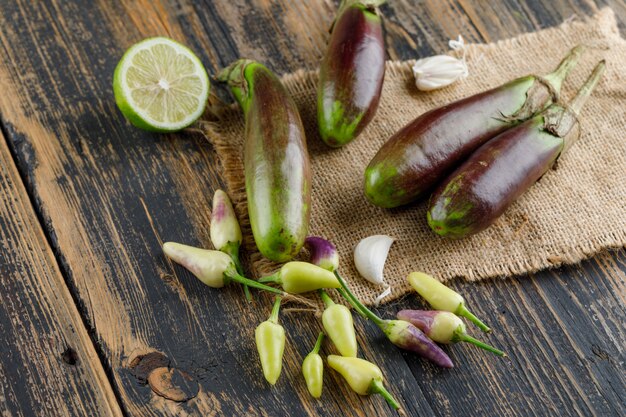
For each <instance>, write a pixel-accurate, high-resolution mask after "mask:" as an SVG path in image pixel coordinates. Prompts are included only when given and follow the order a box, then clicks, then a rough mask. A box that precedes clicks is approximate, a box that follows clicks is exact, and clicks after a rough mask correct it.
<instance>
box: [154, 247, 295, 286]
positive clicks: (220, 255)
mask: <svg viewBox="0 0 626 417" xmlns="http://www.w3.org/2000/svg"><path fill="white" fill-rule="evenodd" d="M163 252H164V253H165V255H166V256H167V257H168V258H170V259H172V260H173V261H174V262H176V263H177V264H180V265H182V266H184V267H185V268H187V269H188V270H189V271H190V272H191V273H192V274H194V275H195V276H196V278H198V279H199V280H200V281H202V282H203V283H205V284H206V285H208V286H209V287H212V288H222V287H223V286H225V285H228V284H229V283H230V282H231V281H235V282H238V283H240V284H244V285H248V286H250V287H254V288H258V289H260V290H265V291H269V292H273V293H276V294H281V295H282V294H283V292H282V291H281V290H279V289H277V288H272V287H269V286H267V285H263V284H261V283H259V282H257V281H253V280H251V279H248V278H245V277H243V276H241V275H239V273H237V269H236V267H235V263H234V262H233V260H232V258H231V257H230V256H228V255H227V254H225V253H224V252H219V251H216V250H207V249H200V248H194V247H193V246H187V245H182V244H180V243H174V242H166V243H164V244H163Z"/></svg>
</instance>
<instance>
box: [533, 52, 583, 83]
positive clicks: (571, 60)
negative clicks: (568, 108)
mask: <svg viewBox="0 0 626 417" xmlns="http://www.w3.org/2000/svg"><path fill="white" fill-rule="evenodd" d="M585 49H587V48H586V47H585V46H583V45H577V46H575V47H574V48H572V49H571V50H570V52H569V53H568V54H567V56H566V57H565V58H563V60H562V61H561V63H560V64H559V66H558V67H557V68H556V69H555V70H554V71H553V72H551V73H550V74H548V75H546V76H544V77H543V79H544V80H546V81H547V82H548V83H549V84H550V86H551V87H552V88H553V90H554V91H559V90H561V85H562V84H563V81H565V78H567V75H568V74H569V73H570V71H571V70H572V69H573V68H574V67H575V66H576V64H577V63H578V59H579V58H580V56H581V55H582V53H583V52H585Z"/></svg>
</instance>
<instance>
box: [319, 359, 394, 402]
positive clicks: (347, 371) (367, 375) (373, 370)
mask: <svg viewBox="0 0 626 417" xmlns="http://www.w3.org/2000/svg"><path fill="white" fill-rule="evenodd" d="M326 360H327V361H328V366H330V367H331V368H333V369H334V370H335V371H337V372H339V373H340V374H341V376H343V377H344V379H345V380H346V382H348V385H350V388H352V390H353V391H354V392H356V393H357V394H359V395H370V394H380V395H382V396H383V398H384V399H385V400H386V401H387V403H388V404H389V405H390V406H391V407H393V408H394V409H396V410H397V409H398V408H400V404H398V402H397V401H396V400H395V399H394V398H393V396H392V395H391V393H389V391H387V390H386V389H385V387H384V386H383V373H382V372H381V370H380V368H379V367H378V366H376V365H375V364H373V363H371V362H368V361H366V360H365V359H360V358H346V357H343V356H337V355H328V357H327V358H326Z"/></svg>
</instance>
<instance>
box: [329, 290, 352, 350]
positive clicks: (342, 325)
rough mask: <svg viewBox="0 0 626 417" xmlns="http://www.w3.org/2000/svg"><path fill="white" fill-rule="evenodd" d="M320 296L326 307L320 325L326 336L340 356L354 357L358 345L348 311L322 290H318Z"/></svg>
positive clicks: (350, 314)
mask: <svg viewBox="0 0 626 417" xmlns="http://www.w3.org/2000/svg"><path fill="white" fill-rule="evenodd" d="M320 296H321V297H322V301H323V302H324V306H325V307H326V308H325V309H324V313H322V324H323V325H324V330H325V331H326V334H327V335H328V337H330V340H332V341H333V344H334V345H335V347H336V348H337V350H338V351H339V353H340V354H341V356H349V357H352V358H354V357H356V354H357V349H358V345H357V342H356V333H355V331H354V322H353V321H352V313H351V312H350V309H349V308H348V307H346V306H344V305H341V304H336V303H335V302H333V300H332V299H331V298H330V297H329V296H328V294H326V291H324V290H320Z"/></svg>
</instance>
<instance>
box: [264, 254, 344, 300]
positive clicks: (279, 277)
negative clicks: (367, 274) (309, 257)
mask: <svg viewBox="0 0 626 417" xmlns="http://www.w3.org/2000/svg"><path fill="white" fill-rule="evenodd" d="M259 282H275V283H277V284H280V285H281V286H282V287H283V289H284V290H285V291H286V292H288V293H289V294H301V293H304V292H309V291H315V290H319V289H321V288H339V287H341V284H339V281H338V280H337V277H336V276H335V274H333V273H332V272H331V271H328V270H326V269H324V268H321V267H319V266H316V265H313V264H310V263H308V262H299V261H291V262H287V263H286V264H284V265H283V266H282V267H281V268H280V269H279V270H278V271H277V272H276V273H275V274H273V275H269V276H266V277H263V278H261V279H259Z"/></svg>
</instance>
